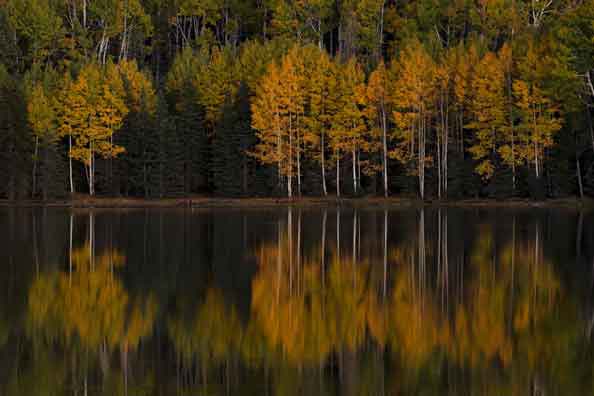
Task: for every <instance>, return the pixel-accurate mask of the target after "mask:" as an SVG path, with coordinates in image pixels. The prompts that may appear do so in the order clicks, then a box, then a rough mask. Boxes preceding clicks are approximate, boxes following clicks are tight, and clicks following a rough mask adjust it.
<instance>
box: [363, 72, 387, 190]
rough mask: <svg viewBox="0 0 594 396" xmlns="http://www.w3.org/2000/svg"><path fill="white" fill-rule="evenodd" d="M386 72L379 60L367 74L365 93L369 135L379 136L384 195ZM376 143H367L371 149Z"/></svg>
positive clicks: (385, 180) (385, 176)
mask: <svg viewBox="0 0 594 396" xmlns="http://www.w3.org/2000/svg"><path fill="white" fill-rule="evenodd" d="M388 84H389V81H388V72H387V70H386V65H385V64H384V62H383V61H382V62H380V63H379V65H378V66H377V68H376V69H375V70H374V71H373V72H372V73H371V75H370V76H369V82H368V84H367V94H366V103H367V108H366V118H367V120H368V122H369V123H370V136H371V137H372V139H373V140H376V139H377V138H378V137H379V142H380V143H379V147H380V151H381V154H380V155H381V173H382V181H383V189H384V196H385V197H387V196H388V136H387V134H388V115H389V111H390V110H389V106H390V98H389V92H388V90H389V88H388ZM377 146H378V144H377V143H375V144H371V145H369V146H368V147H369V149H370V150H373V149H374V148H375V147H377Z"/></svg>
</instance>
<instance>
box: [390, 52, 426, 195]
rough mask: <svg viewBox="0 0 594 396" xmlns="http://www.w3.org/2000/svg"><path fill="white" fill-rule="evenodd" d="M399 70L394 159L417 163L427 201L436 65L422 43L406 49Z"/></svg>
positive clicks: (395, 101) (418, 175) (422, 192)
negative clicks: (426, 187) (428, 152)
mask: <svg viewBox="0 0 594 396" xmlns="http://www.w3.org/2000/svg"><path fill="white" fill-rule="evenodd" d="M395 69H396V70H395V74H396V76H397V78H396V79H395V81H394V82H393V87H394V88H393V100H394V107H395V110H394V111H393V113H392V115H393V117H394V121H395V123H396V126H397V129H396V133H395V135H396V136H395V137H396V138H397V141H398V144H397V145H396V146H395V147H394V149H393V150H391V152H390V156H391V157H393V158H396V159H398V160H399V161H400V162H402V163H403V164H410V163H413V164H414V167H413V168H414V171H413V173H414V174H416V175H417V177H418V180H419V194H420V196H421V199H424V198H425V167H426V166H427V163H430V162H431V156H429V155H428V154H427V135H428V134H429V130H430V125H431V118H432V117H431V116H432V102H433V95H434V94H435V87H434V84H435V79H436V71H435V69H436V65H435V64H434V62H433V60H432V59H431V57H430V56H429V54H427V52H426V51H425V49H424V48H423V46H422V45H421V43H420V42H413V43H412V44H410V45H409V46H407V47H406V48H405V50H404V51H403V53H402V55H401V58H400V62H399V63H398V64H396V65H395Z"/></svg>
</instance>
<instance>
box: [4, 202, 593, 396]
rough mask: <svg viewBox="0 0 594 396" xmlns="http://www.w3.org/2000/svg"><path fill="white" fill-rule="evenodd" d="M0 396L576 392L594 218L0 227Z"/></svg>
mask: <svg viewBox="0 0 594 396" xmlns="http://www.w3.org/2000/svg"><path fill="white" fill-rule="evenodd" d="M0 241H2V242H1V250H0V258H1V261H0V271H1V272H0V394H1V395H338V394H341V395H396V394H398V395H409V394H410V395H419V394H423V395H433V394H439V395H442V394H451V395H487V394H492V395H529V394H531V395H580V394H592V392H593V391H594V375H593V374H594V345H593V343H594V340H592V332H593V327H594V294H593V286H594V272H593V269H594V268H593V267H594V216H593V215H592V214H591V213H580V212H577V211H571V210H559V209H556V210H552V209H551V210H548V209H547V210H545V209H524V210H510V209H506V210H503V209H497V210H495V209H488V210H487V209H447V210H446V209H424V210H420V209H418V210H413V209H407V210H390V211H384V210H381V209H368V210H363V209H358V210H356V211H355V210H353V209H347V208H343V209H341V210H340V211H338V210H336V209H328V210H322V209H315V210H302V209H297V208H293V209H287V208H283V209H273V210H272V209H271V210H245V211H239V210H213V211H198V210H194V211H190V210H186V211H184V210H158V211H157V210H147V211H144V210H134V211H125V210H118V211H94V212H89V211H82V212H70V211H68V210H61V209H60V210H59V209H36V210H24V209H14V210H8V209H3V210H0Z"/></svg>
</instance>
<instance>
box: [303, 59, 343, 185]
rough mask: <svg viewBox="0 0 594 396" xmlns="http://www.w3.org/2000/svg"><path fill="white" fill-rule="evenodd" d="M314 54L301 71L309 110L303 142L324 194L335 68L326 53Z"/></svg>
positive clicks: (334, 88)
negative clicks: (317, 165)
mask: <svg viewBox="0 0 594 396" xmlns="http://www.w3.org/2000/svg"><path fill="white" fill-rule="evenodd" d="M316 52H317V53H314V54H312V55H313V59H312V60H313V61H312V62H310V63H311V64H310V65H307V66H306V67H305V68H304V72H305V79H304V82H305V85H306V92H307V93H306V96H307V97H306V101H307V104H308V109H309V111H308V112H307V114H304V131H303V140H304V143H305V147H306V148H307V149H308V152H309V154H310V155H309V156H310V157H312V158H314V159H315V160H316V161H318V162H319V163H320V165H321V176H322V192H323V193H324V195H326V194H327V193H328V190H327V186H326V167H327V165H328V161H327V160H326V148H327V147H328V141H329V133H330V128H331V125H332V124H331V122H332V115H333V114H334V113H335V112H336V104H337V103H336V99H335V97H336V95H337V89H336V67H335V65H334V63H333V62H332V60H331V59H330V57H329V55H328V54H327V53H326V52H323V51H321V50H319V49H316Z"/></svg>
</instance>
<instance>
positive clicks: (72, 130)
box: [58, 65, 128, 165]
mask: <svg viewBox="0 0 594 396" xmlns="http://www.w3.org/2000/svg"><path fill="white" fill-rule="evenodd" d="M118 80H119V76H118V75H117V74H114V73H111V75H110V76H109V79H108V78H107V76H106V75H103V74H102V71H101V69H100V68H99V67H98V66H95V65H88V66H86V67H85V68H84V69H83V70H82V71H81V73H80V75H79V76H78V78H77V79H76V80H74V81H72V82H70V83H69V84H68V86H67V88H66V89H65V90H64V94H63V95H62V97H61V98H60V104H59V114H60V117H59V128H58V129H59V131H60V132H61V134H62V135H63V136H64V135H70V136H72V137H73V138H74V142H75V145H74V147H73V148H72V150H71V152H70V156H71V157H72V158H74V159H77V160H79V161H82V162H84V163H85V164H87V165H90V162H91V158H92V156H93V154H99V155H101V156H103V157H113V156H116V155H118V154H119V153H121V152H123V148H122V147H118V146H116V145H114V144H113V143H112V136H113V133H114V132H115V131H117V130H118V129H119V128H120V127H121V124H122V120H123V118H124V117H125V115H126V114H127V113H128V108H127V107H126V105H125V103H124V101H123V98H122V97H121V96H120V95H121V93H120V92H117V91H116V90H115V89H114V86H115V87H117V84H118V82H119V83H120V84H121V80H119V81H118Z"/></svg>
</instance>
